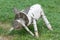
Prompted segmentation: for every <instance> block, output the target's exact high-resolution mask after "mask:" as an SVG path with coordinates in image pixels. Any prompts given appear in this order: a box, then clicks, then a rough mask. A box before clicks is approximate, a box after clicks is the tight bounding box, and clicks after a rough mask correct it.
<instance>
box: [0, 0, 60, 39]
mask: <svg viewBox="0 0 60 40" xmlns="http://www.w3.org/2000/svg"><path fill="white" fill-rule="evenodd" d="M36 3H38V4H41V5H42V8H43V9H44V12H45V14H46V16H47V18H48V20H49V21H50V23H51V25H52V27H53V29H54V30H53V31H50V30H48V29H47V28H46V25H45V24H44V22H43V21H42V19H40V20H39V21H38V22H37V24H38V29H39V38H38V39H36V38H34V37H32V36H31V35H30V34H29V33H28V32H26V31H25V30H24V29H22V30H14V31H13V32H11V34H10V35H7V36H5V35H6V33H7V31H8V30H9V28H10V27H11V23H12V21H13V19H14V12H13V8H14V7H16V8H17V9H19V10H22V9H24V8H26V7H29V6H31V5H33V4H36ZM30 29H31V30H32V31H33V27H32V26H31V28H30ZM0 35H1V36H4V37H6V38H7V39H9V38H10V40H60V0H0ZM5 40H6V39H5Z"/></svg>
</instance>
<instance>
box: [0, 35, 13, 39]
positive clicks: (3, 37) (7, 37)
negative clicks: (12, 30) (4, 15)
mask: <svg viewBox="0 0 60 40" xmlns="http://www.w3.org/2000/svg"><path fill="white" fill-rule="evenodd" d="M0 40H12V36H0Z"/></svg>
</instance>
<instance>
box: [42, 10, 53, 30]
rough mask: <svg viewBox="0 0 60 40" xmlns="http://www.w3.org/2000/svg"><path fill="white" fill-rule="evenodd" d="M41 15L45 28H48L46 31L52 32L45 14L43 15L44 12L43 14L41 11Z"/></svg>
mask: <svg viewBox="0 0 60 40" xmlns="http://www.w3.org/2000/svg"><path fill="white" fill-rule="evenodd" d="M41 15H42V18H43V20H44V22H45V24H46V26H47V27H48V29H49V30H53V29H52V26H51V24H50V23H49V21H48V19H47V18H46V16H45V14H44V12H43V10H42V13H41Z"/></svg>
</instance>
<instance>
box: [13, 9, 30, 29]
mask: <svg viewBox="0 0 60 40" xmlns="http://www.w3.org/2000/svg"><path fill="white" fill-rule="evenodd" d="M14 14H15V19H14V22H13V27H14V28H15V29H21V28H22V25H21V24H22V23H24V24H25V25H27V24H28V22H29V21H28V18H27V16H26V14H25V13H24V12H20V11H19V10H17V9H16V8H14Z"/></svg>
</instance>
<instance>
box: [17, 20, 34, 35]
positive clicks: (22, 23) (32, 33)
mask: <svg viewBox="0 0 60 40" xmlns="http://www.w3.org/2000/svg"><path fill="white" fill-rule="evenodd" d="M17 21H18V22H19V23H21V22H20V21H19V20H17ZM21 25H22V26H23V27H24V28H25V29H26V30H27V31H28V32H29V33H30V34H31V35H32V36H34V34H33V33H32V32H31V31H30V30H29V28H28V27H27V26H26V25H25V24H24V23H21Z"/></svg>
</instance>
